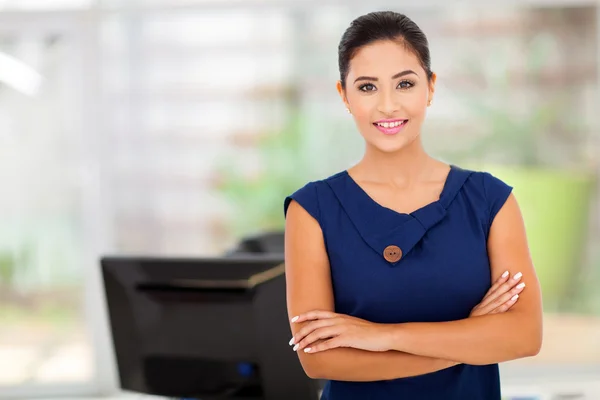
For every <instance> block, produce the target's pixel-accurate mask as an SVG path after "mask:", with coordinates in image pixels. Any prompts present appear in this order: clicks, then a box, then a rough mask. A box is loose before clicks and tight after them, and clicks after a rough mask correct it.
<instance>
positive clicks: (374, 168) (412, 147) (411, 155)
mask: <svg viewBox="0 0 600 400" xmlns="http://www.w3.org/2000/svg"><path fill="white" fill-rule="evenodd" d="M441 166H443V163H441V162H440V161H437V160H435V159H434V158H432V157H431V156H429V155H428V154H427V153H426V152H425V149H424V148H423V145H422V143H421V140H420V138H417V139H416V140H414V141H413V142H412V143H410V144H409V145H408V146H406V147H404V148H403V149H401V150H400V151H398V152H395V153H386V152H382V151H379V150H378V149H376V148H374V147H373V146H369V145H367V149H366V151H365V154H364V156H363V158H362V160H361V161H360V162H359V163H358V164H356V165H355V166H354V167H352V168H351V170H352V171H351V174H353V175H354V176H355V177H356V178H358V179H360V180H366V181H372V182H380V183H394V184H397V185H399V186H406V185H411V184H412V183H413V182H418V181H422V180H428V179H429V178H431V177H432V175H434V174H435V173H436V171H438V170H439V168H440V167H441Z"/></svg>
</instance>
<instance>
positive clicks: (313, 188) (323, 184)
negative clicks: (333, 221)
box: [283, 170, 346, 221]
mask: <svg viewBox="0 0 600 400" xmlns="http://www.w3.org/2000/svg"><path fill="white" fill-rule="evenodd" d="M345 174H346V171H345V170H344V171H340V172H337V173H334V174H332V175H329V176H327V177H325V178H321V179H315V180H310V181H307V182H306V183H304V184H302V185H300V186H299V187H298V188H297V189H295V190H294V191H293V193H290V194H288V195H287V196H286V197H285V199H284V206H283V210H284V215H286V214H287V210H288V207H289V205H290V203H291V202H292V200H294V201H296V202H297V203H299V204H300V205H301V206H302V207H303V208H304V209H305V210H306V211H308V213H309V214H310V215H312V216H313V217H314V218H315V219H316V220H317V221H320V220H321V208H322V207H323V204H328V202H327V198H328V196H329V195H330V194H331V193H330V192H331V186H330V185H331V184H332V183H333V182H336V181H337V180H339V179H340V178H343V176H344V175H345Z"/></svg>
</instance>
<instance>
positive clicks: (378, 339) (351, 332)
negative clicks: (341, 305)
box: [290, 310, 390, 353]
mask: <svg viewBox="0 0 600 400" xmlns="http://www.w3.org/2000/svg"><path fill="white" fill-rule="evenodd" d="M306 321H310V322H309V323H308V324H306V326H304V327H302V329H300V330H299V331H298V333H296V335H294V337H293V338H292V340H290V346H291V345H294V351H298V350H302V351H304V352H306V353H316V352H319V351H324V350H329V349H333V348H336V347H353V348H355V349H362V350H367V351H387V350H390V345H389V343H390V342H389V338H390V335H389V327H388V326H387V325H386V324H376V323H373V322H369V321H365V320H364V319H360V318H356V317H351V316H349V315H344V314H336V313H334V312H331V311H318V310H317V311H310V312H307V313H305V314H302V315H299V316H297V317H294V318H292V323H300V322H306Z"/></svg>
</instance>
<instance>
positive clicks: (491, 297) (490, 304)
mask: <svg viewBox="0 0 600 400" xmlns="http://www.w3.org/2000/svg"><path fill="white" fill-rule="evenodd" d="M522 277H523V274H521V273H520V272H519V273H518V274H515V276H514V277H513V278H509V273H508V271H506V272H505V273H504V274H502V276H501V277H500V278H498V280H497V281H496V282H494V284H493V285H492V287H491V288H490V290H488V292H487V293H486V294H485V296H484V297H483V300H481V303H479V304H477V305H476V306H475V307H474V308H473V310H471V314H470V315H469V317H478V316H481V315H487V314H498V313H503V312H506V311H508V310H509V309H510V308H511V307H512V306H514V305H515V303H516V302H517V300H518V299H519V293H521V292H522V291H523V289H524V288H525V282H522V283H519V281H520V280H521V278H522ZM518 283H519V284H518ZM517 284H518V285H517Z"/></svg>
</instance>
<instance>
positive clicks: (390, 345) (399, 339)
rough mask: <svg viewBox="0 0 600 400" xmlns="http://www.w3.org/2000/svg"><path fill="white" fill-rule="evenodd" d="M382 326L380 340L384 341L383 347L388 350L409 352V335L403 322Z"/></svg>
mask: <svg viewBox="0 0 600 400" xmlns="http://www.w3.org/2000/svg"><path fill="white" fill-rule="evenodd" d="M382 326H383V331H382V332H383V336H382V340H383V341H384V343H385V347H386V348H387V349H388V350H394V351H402V352H405V353H409V351H408V346H407V344H408V343H409V337H408V332H407V330H406V326H405V324H382Z"/></svg>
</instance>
